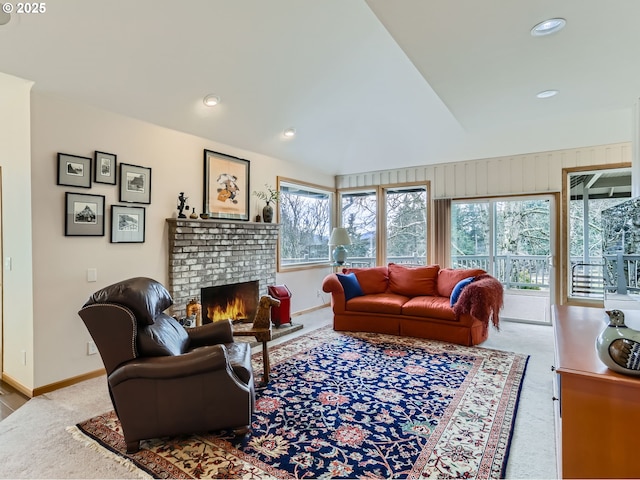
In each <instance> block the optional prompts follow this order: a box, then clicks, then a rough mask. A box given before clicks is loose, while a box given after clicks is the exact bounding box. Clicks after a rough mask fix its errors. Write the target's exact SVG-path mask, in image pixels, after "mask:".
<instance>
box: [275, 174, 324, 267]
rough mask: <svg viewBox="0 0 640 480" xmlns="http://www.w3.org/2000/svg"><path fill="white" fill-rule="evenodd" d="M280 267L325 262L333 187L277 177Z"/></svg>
mask: <svg viewBox="0 0 640 480" xmlns="http://www.w3.org/2000/svg"><path fill="white" fill-rule="evenodd" d="M278 190H279V191H280V202H279V209H280V210H279V222H280V225H281V226H280V242H279V245H278V253H279V255H278V258H279V266H280V267H284V268H287V267H296V266H307V265H313V264H319V263H322V264H326V263H327V262H328V261H329V236H330V235H331V228H332V226H333V225H332V224H333V222H332V215H331V212H332V211H333V198H334V193H333V191H332V190H329V189H326V188H324V187H321V186H315V185H309V184H303V183H298V182H295V181H293V180H285V179H280V178H279V179H278Z"/></svg>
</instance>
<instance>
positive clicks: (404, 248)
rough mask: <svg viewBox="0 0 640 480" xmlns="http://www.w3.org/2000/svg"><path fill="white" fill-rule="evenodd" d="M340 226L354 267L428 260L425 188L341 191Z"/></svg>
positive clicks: (406, 187)
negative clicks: (348, 242) (345, 230)
mask: <svg viewBox="0 0 640 480" xmlns="http://www.w3.org/2000/svg"><path fill="white" fill-rule="evenodd" d="M340 210H341V211H340V225H341V226H342V227H345V228H346V229H347V231H348V232H349V237H350V238H351V242H352V244H351V245H350V246H349V247H348V248H347V250H348V252H349V254H348V260H347V261H348V262H349V263H350V264H351V266H353V267H373V266H375V265H383V264H385V263H389V262H394V263H407V264H419V265H425V264H426V262H427V187H426V186H424V185H418V186H411V185H405V186H393V187H392V186H385V187H370V188H369V189H363V190H349V191H343V192H341V193H340Z"/></svg>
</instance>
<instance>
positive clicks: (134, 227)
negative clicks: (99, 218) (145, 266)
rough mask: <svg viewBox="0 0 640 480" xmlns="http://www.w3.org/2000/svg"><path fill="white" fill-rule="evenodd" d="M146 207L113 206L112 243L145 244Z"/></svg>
mask: <svg viewBox="0 0 640 480" xmlns="http://www.w3.org/2000/svg"><path fill="white" fill-rule="evenodd" d="M145 213H146V212H145V208H144V207H125V206H121V205H111V243H144V224H145Z"/></svg>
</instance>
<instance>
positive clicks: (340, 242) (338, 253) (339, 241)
mask: <svg viewBox="0 0 640 480" xmlns="http://www.w3.org/2000/svg"><path fill="white" fill-rule="evenodd" d="M329 245H333V246H335V248H334V249H333V253H332V255H333V261H334V262H336V263H337V264H338V265H342V264H343V263H344V262H345V260H346V259H347V249H346V248H344V246H345V245H351V239H350V238H349V234H348V233H347V229H346V228H341V227H339V228H334V229H333V231H332V232H331V238H330V239H329Z"/></svg>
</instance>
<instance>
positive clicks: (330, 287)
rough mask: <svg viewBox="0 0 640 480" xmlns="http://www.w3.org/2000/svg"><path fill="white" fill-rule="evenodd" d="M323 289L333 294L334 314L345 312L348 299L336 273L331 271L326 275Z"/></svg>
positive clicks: (332, 306)
mask: <svg viewBox="0 0 640 480" xmlns="http://www.w3.org/2000/svg"><path fill="white" fill-rule="evenodd" d="M322 291H323V292H326V293H330V294H331V308H333V313H334V314H341V313H344V312H345V310H346V303H347V301H346V299H345V296H344V288H342V284H341V283H340V280H338V276H337V275H336V274H335V273H330V274H329V275H327V276H326V277H324V280H323V281H322Z"/></svg>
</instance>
